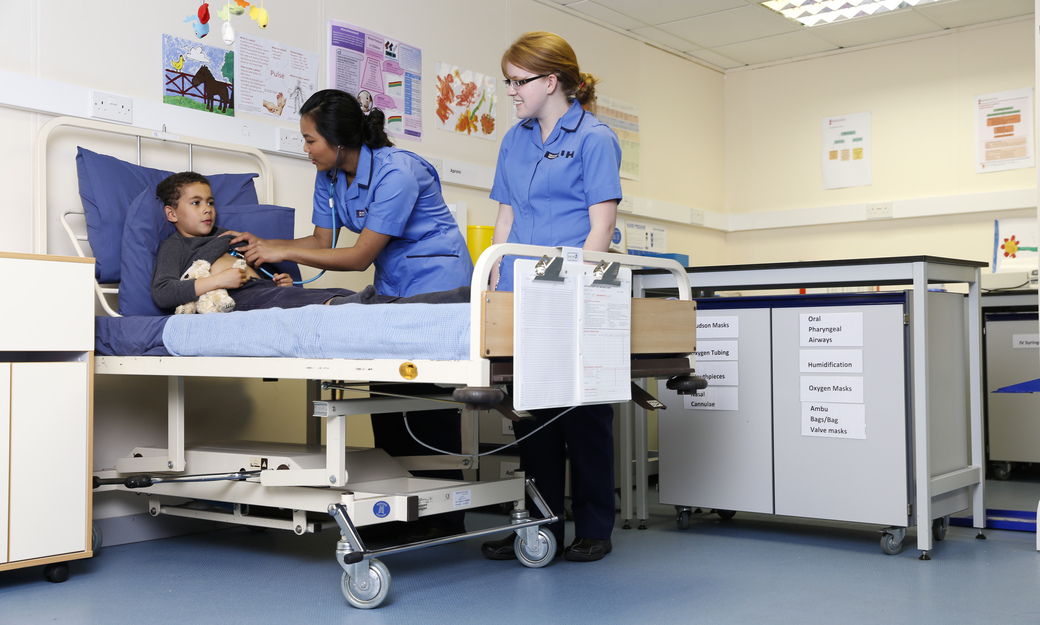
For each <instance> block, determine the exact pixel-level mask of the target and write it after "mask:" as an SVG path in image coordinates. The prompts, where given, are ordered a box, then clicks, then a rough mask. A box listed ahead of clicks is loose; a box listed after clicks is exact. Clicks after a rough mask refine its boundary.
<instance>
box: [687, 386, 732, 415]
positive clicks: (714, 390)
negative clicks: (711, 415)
mask: <svg viewBox="0 0 1040 625" xmlns="http://www.w3.org/2000/svg"><path fill="white" fill-rule="evenodd" d="M683 406H685V407H686V409H687V410H737V387H735V386H715V387H712V386H709V387H708V388H706V389H704V390H702V391H697V392H695V393H693V394H692V395H683Z"/></svg>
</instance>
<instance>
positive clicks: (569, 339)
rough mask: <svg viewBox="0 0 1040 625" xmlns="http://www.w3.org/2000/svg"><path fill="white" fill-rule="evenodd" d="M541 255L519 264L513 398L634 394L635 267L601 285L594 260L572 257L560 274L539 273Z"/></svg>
mask: <svg viewBox="0 0 1040 625" xmlns="http://www.w3.org/2000/svg"><path fill="white" fill-rule="evenodd" d="M536 262H537V261H534V260H523V259H521V260H517V261H516V265H515V272H516V276H517V279H516V286H515V289H516V290H515V292H514V294H513V311H514V314H513V319H514V322H513V345H514V350H513V352H514V358H513V367H514V376H515V377H514V379H515V383H514V387H513V393H514V397H513V406H514V407H515V408H517V409H519V410H532V409H537V408H552V407H562V406H568V407H569V406H574V405H578V404H595V403H612V402H616V401H628V400H629V399H631V383H630V379H631V376H630V371H631V344H632V343H631V337H632V299H631V294H632V272H631V270H629V269H621V270H620V271H619V273H618V284H617V285H602V284H601V283H597V282H596V281H595V279H594V277H593V275H592V267H583V266H582V265H580V264H570V263H569V264H568V266H567V267H565V269H564V270H563V271H562V272H561V274H560V277H559V279H557V280H552V279H535V274H534V267H535V265H536ZM579 285H580V288H579Z"/></svg>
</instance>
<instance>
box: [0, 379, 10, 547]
mask: <svg viewBox="0 0 1040 625" xmlns="http://www.w3.org/2000/svg"><path fill="white" fill-rule="evenodd" d="M10 466H11V365H10V363H6V362H0V564H4V563H5V562H7V536H8V534H7V518H8V510H7V503H8V501H9V500H10V487H11V482H10V479H9V478H10V476H9V475H8V473H7V467H10Z"/></svg>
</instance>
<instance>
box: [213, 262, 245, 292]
mask: <svg viewBox="0 0 1040 625" xmlns="http://www.w3.org/2000/svg"><path fill="white" fill-rule="evenodd" d="M216 278H217V284H218V286H217V287H215V288H224V289H237V288H238V287H240V286H242V285H243V284H245V283H246V280H248V279H249V275H248V274H247V273H246V270H245V269H239V268H238V267H228V268H227V269H225V270H224V271H221V272H220V273H218V274H217V275H216Z"/></svg>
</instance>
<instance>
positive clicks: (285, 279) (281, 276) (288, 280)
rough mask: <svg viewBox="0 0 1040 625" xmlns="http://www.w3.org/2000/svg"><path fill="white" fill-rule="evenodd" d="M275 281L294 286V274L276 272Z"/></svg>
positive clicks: (277, 283)
mask: <svg viewBox="0 0 1040 625" xmlns="http://www.w3.org/2000/svg"><path fill="white" fill-rule="evenodd" d="M274 283H275V284H276V285H277V286H292V285H293V283H292V276H290V275H289V274H287V273H276V274H274Z"/></svg>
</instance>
